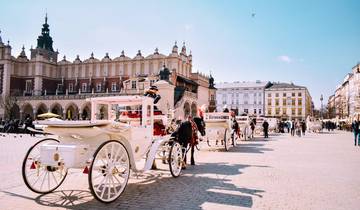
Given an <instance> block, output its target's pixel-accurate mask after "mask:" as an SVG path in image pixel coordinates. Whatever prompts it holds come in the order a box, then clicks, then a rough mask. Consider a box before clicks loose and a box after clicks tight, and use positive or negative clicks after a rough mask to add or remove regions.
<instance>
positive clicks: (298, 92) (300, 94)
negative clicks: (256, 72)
mask: <svg viewBox="0 0 360 210" xmlns="http://www.w3.org/2000/svg"><path fill="white" fill-rule="evenodd" d="M311 102H312V99H311V96H310V93H309V91H308V89H307V88H306V87H304V86H299V85H295V84H293V83H290V84H289V83H272V84H270V85H269V86H268V87H267V88H266V89H265V110H266V112H265V115H266V117H276V118H279V119H284V120H285V119H303V120H304V119H305V118H306V117H307V116H309V115H311V113H312V110H311Z"/></svg>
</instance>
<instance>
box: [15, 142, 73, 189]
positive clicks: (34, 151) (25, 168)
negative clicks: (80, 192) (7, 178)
mask: <svg viewBox="0 0 360 210" xmlns="http://www.w3.org/2000/svg"><path fill="white" fill-rule="evenodd" d="M58 143H59V141H58V140H56V139H51V138H48V139H43V140H41V141H39V142H37V143H36V144H34V145H33V146H32V147H31V148H30V149H29V150H28V152H27V153H26V155H25V158H24V160H23V164H22V177H23V180H24V182H25V184H26V186H27V187H28V188H29V189H30V190H31V191H33V192H36V193H41V194H46V193H50V192H52V191H54V190H55V189H57V188H58V187H59V186H60V185H61V184H62V183H63V181H64V180H65V177H66V175H67V169H66V168H65V167H64V166H48V165H44V164H42V163H41V158H40V147H41V145H45V144H58Z"/></svg>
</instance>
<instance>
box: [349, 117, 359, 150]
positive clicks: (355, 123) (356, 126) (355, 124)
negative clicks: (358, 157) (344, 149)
mask: <svg viewBox="0 0 360 210" xmlns="http://www.w3.org/2000/svg"><path fill="white" fill-rule="evenodd" d="M351 128H352V130H353V132H354V137H355V139H354V141H355V146H356V143H357V145H358V146H360V145H359V143H360V141H359V121H357V120H354V121H353V123H352V124H351Z"/></svg>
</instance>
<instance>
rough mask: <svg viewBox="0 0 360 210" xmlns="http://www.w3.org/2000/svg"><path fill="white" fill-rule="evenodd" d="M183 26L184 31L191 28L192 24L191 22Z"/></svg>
mask: <svg viewBox="0 0 360 210" xmlns="http://www.w3.org/2000/svg"><path fill="white" fill-rule="evenodd" d="M184 28H185V31H190V30H191V29H192V28H193V26H192V25H191V24H185V26H184Z"/></svg>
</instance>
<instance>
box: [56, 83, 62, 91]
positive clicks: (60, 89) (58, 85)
mask: <svg viewBox="0 0 360 210" xmlns="http://www.w3.org/2000/svg"><path fill="white" fill-rule="evenodd" d="M57 90H58V91H59V92H62V91H63V85H62V84H57Z"/></svg>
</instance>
